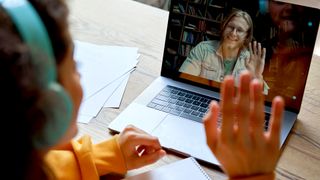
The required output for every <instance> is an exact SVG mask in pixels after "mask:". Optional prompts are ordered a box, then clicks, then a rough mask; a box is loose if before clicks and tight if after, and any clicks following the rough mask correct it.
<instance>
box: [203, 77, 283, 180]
mask: <svg viewBox="0 0 320 180" xmlns="http://www.w3.org/2000/svg"><path fill="white" fill-rule="evenodd" d="M251 79H252V78H251V75H250V73H249V72H244V73H242V74H241V76H240V87H239V88H238V91H237V93H235V88H234V79H233V77H231V76H228V77H226V78H225V80H224V82H223V84H222V90H221V102H220V105H219V104H218V103H217V102H212V103H211V104H210V111H209V112H208V114H207V115H206V116H205V117H204V125H205V131H206V136H207V144H208V146H209V147H210V149H211V151H212V152H213V154H214V155H215V157H216V158H217V159H218V160H219V162H220V163H221V165H222V169H223V170H224V172H225V173H226V174H227V175H228V176H229V177H230V178H245V177H250V176H254V175H268V174H269V175H270V176H273V171H274V169H275V167H276V164H277V161H278V156H279V150H280V149H279V146H280V129H281V128H280V126H281V119H282V113H283V109H284V101H283V99H282V98H281V97H275V98H274V99H273V103H272V115H271V118H270V125H269V129H268V131H265V130H264V97H263V94H262V85H261V83H260V82H259V81H258V80H252V81H251ZM235 94H236V95H235ZM219 108H220V110H221V111H220V110H219ZM219 111H220V112H221V115H222V122H221V127H220V128H218V124H217V121H218V113H219ZM270 176H269V177H270Z"/></svg>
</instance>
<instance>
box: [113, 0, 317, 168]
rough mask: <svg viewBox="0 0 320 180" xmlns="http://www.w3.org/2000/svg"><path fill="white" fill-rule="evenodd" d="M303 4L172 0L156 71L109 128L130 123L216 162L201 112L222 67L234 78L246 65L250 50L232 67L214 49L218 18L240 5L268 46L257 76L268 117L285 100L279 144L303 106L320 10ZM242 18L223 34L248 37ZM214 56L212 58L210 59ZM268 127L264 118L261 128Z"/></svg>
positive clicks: (216, 92) (213, 95)
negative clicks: (277, 99) (275, 104)
mask: <svg viewBox="0 0 320 180" xmlns="http://www.w3.org/2000/svg"><path fill="white" fill-rule="evenodd" d="M296 2H298V1H296ZM307 2H308V1H301V3H307ZM301 3H300V5H298V4H290V1H286V2H283V1H273V0H272V1H271V0H270V1H267V0H171V4H170V9H169V19H168V26H167V32H166V40H165V45H164V53H163V58H162V67H161V75H160V76H159V77H158V78H157V79H156V80H155V81H154V82H152V83H151V84H150V86H149V87H148V88H146V89H145V90H144V91H143V92H142V93H141V94H140V95H139V96H138V97H137V98H136V99H135V100H134V101H133V102H132V103H131V104H130V105H129V106H128V107H127V108H126V109H125V110H124V111H123V112H122V113H120V115H119V116H118V117H117V118H116V119H114V120H113V121H112V122H111V123H110V124H109V126H108V128H109V129H110V130H111V131H115V132H120V131H122V130H123V128H124V127H125V126H127V125H129V124H132V125H134V126H136V127H138V128H141V129H143V130H144V131H146V132H148V133H150V134H152V135H154V136H157V137H158V138H159V140H160V143H161V145H162V146H163V147H164V148H165V149H167V150H170V151H174V152H176V153H179V154H181V155H185V156H187V157H189V156H192V157H194V158H196V159H197V160H199V161H200V162H201V161H203V162H207V163H211V164H214V165H220V164H219V162H218V161H217V159H216V158H215V157H214V155H213V154H212V153H211V151H210V149H209V148H208V147H207V145H206V137H205V131H204V127H203V123H202V117H203V115H204V114H205V113H206V111H207V106H208V104H209V102H210V101H211V100H213V99H214V100H217V101H219V98H220V85H221V81H223V78H224V73H226V72H227V71H225V70H224V68H226V67H233V68H231V71H229V72H227V73H226V74H228V73H231V74H233V75H234V76H236V77H237V76H238V75H239V74H240V73H241V71H242V70H243V67H246V66H244V65H243V63H244V62H243V59H245V58H246V57H247V55H248V49H242V50H243V51H242V50H241V51H239V56H238V57H237V58H238V59H236V60H235V61H236V62H235V64H234V63H233V64H232V63H231V65H230V64H225V62H224V61H222V60H221V54H220V56H219V53H218V51H217V49H218V48H219V43H220V42H222V40H221V39H222V37H221V30H220V29H221V27H223V25H224V23H223V22H224V21H225V20H227V19H228V16H229V15H230V14H231V13H232V12H234V11H235V10H241V11H244V12H246V13H244V14H249V16H250V17H251V19H252V23H251V26H252V27H253V28H252V29H253V31H252V32H253V33H252V37H253V40H255V41H257V42H260V43H261V46H262V47H264V48H266V54H265V66H264V70H263V74H262V75H263V81H264V94H265V114H266V116H268V114H269V113H270V110H271V108H270V106H271V101H272V99H273V98H274V97H275V96H276V95H281V96H282V97H283V98H284V100H285V104H286V106H285V112H284V117H283V124H282V129H281V146H283V144H284V142H285V140H286V138H287V136H288V134H289V132H290V130H291V129H292V127H293V125H294V123H295V121H296V119H297V115H298V114H299V111H300V107H301V102H302V98H303V93H304V89H305V84H306V80H307V76H308V71H309V66H310V64H311V59H312V55H313V50H314V46H315V40H316V36H317V31H318V28H319V18H320V14H319V10H318V9H315V8H312V7H308V6H307V5H302V4H301ZM248 4H250V6H249V5H248ZM242 16H244V15H242ZM238 19H239V18H238ZM243 19H244V18H243ZM244 20H245V23H240V24H239V22H241V20H238V21H239V22H238V21H233V22H232V24H230V23H226V24H225V26H224V27H225V31H223V32H226V29H227V28H228V29H229V31H230V30H232V31H231V32H232V33H234V34H235V35H237V36H236V37H237V38H238V37H241V36H242V35H245V36H244V37H245V39H249V38H248V37H249V36H248V34H250V33H249V31H248V29H250V27H251V26H250V25H249V24H250V22H249V20H248V18H247V16H246V19H244ZM229 22H231V21H229ZM242 22H244V21H242ZM243 24H247V26H243ZM246 27H247V31H246V30H245V28H246ZM230 36H231V35H230ZM225 37H227V39H229V41H231V40H237V39H232V38H230V37H229V35H228V36H225ZM236 42H237V41H236ZM249 54H250V53H249ZM211 57H217V58H215V59H214V60H212V59H210V58H211ZM219 57H220V59H219ZM206 58H207V59H206ZM208 59H209V60H208ZM217 59H218V60H217ZM233 61H234V60H233ZM185 62H186V64H185ZM230 62H232V60H230ZM219 63H220V64H219ZM241 63H242V64H241ZM219 67H220V68H219ZM236 67H237V68H236ZM241 68H242V69H241ZM219 73H220V74H219ZM235 86H236V85H235ZM267 119H268V118H267ZM267 125H268V121H266V127H265V128H266V129H267V128H268V127H267Z"/></svg>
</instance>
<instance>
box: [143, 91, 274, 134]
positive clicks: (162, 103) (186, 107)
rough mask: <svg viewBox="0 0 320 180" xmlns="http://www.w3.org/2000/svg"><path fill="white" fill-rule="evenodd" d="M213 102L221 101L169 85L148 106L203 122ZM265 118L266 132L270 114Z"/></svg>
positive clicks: (266, 114)
mask: <svg viewBox="0 0 320 180" xmlns="http://www.w3.org/2000/svg"><path fill="white" fill-rule="evenodd" d="M212 100H215V101H219V100H218V99H216V98H213V97H209V96H205V95H201V94H198V93H195V92H191V91H187V90H184V89H181V88H177V87H173V86H169V85H168V86H166V87H165V88H163V89H162V90H161V91H160V92H159V93H158V94H157V96H156V97H154V98H153V99H152V100H151V102H150V103H149V104H148V105H147V106H148V107H150V108H153V109H157V110H159V111H163V112H166V113H170V114H173V115H176V116H180V117H183V118H186V119H190V120H193V121H197V122H202V118H203V116H204V115H205V114H206V113H207V111H208V109H209V104H210V102H211V101H212ZM219 117H220V118H219V122H218V123H219V124H220V119H221V116H220V115H219ZM265 117H266V118H265V119H267V120H266V121H265V130H267V129H268V124H269V122H268V120H269V118H270V115H269V113H265Z"/></svg>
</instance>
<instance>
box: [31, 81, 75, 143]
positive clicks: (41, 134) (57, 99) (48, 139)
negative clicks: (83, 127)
mask: <svg viewBox="0 0 320 180" xmlns="http://www.w3.org/2000/svg"><path fill="white" fill-rule="evenodd" d="M37 104H38V107H40V109H39V110H40V111H41V112H43V114H44V116H45V118H44V119H45V121H46V122H45V123H44V127H43V128H41V131H38V132H36V134H35V135H34V137H33V144H34V146H35V147H36V148H38V149H42V148H48V147H51V146H53V145H55V144H56V143H57V142H58V141H59V140H60V139H61V138H62V137H63V136H64V135H65V133H66V132H67V130H68V128H69V127H70V123H71V121H72V110H73V108H72V101H71V98H70V96H69V95H68V93H67V92H66V91H65V90H64V89H63V87H61V85H60V84H58V83H56V82H52V83H50V85H49V87H48V88H47V89H46V90H44V91H43V94H42V97H41V98H40V99H39V101H38V102H37Z"/></svg>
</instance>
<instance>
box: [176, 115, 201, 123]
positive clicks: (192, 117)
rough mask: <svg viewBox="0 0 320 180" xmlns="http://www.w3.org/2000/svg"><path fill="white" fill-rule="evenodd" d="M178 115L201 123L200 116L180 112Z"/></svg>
mask: <svg viewBox="0 0 320 180" xmlns="http://www.w3.org/2000/svg"><path fill="white" fill-rule="evenodd" d="M180 117H183V118H186V119H190V120H193V121H196V122H200V123H202V118H200V117H198V116H193V115H191V114H186V113H182V114H181V115H180Z"/></svg>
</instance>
